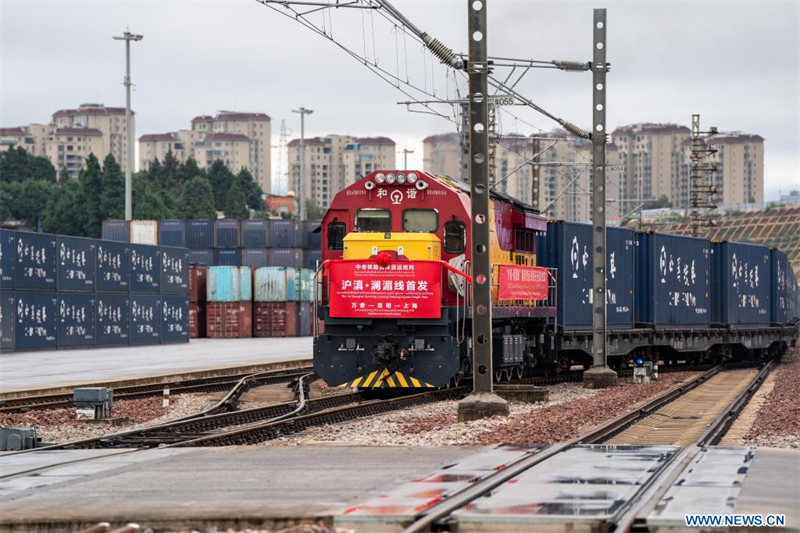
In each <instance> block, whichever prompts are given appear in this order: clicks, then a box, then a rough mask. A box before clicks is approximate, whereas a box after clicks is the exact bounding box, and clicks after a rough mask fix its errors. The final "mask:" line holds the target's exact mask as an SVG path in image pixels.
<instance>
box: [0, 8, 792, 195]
mask: <svg viewBox="0 0 800 533" xmlns="http://www.w3.org/2000/svg"><path fill="white" fill-rule="evenodd" d="M395 6H396V7H398V8H399V9H400V10H401V11H402V12H403V13H404V14H405V15H406V16H408V17H409V18H410V19H411V20H412V22H414V23H415V24H416V25H417V26H418V27H420V29H422V30H423V31H427V32H429V33H431V34H432V35H434V36H436V37H438V38H439V39H440V40H442V41H443V42H445V43H446V44H448V45H449V46H450V47H452V48H453V49H455V50H456V51H466V45H467V36H466V2H464V1H463V0H458V1H441V0H435V1H434V0H428V1H425V0H419V1H404V0H396V1H395ZM593 7H607V8H608V30H609V42H608V54H609V61H610V62H611V64H612V72H611V77H610V79H609V84H608V89H609V92H608V98H609V99H608V122H609V126H610V127H614V126H617V125H623V124H629V123H632V122H640V121H649V122H676V123H681V124H685V125H687V126H688V125H689V124H690V117H691V114H692V113H701V115H702V124H703V125H704V126H710V125H716V126H718V127H719V129H720V130H741V131H745V132H748V133H758V134H760V135H762V136H763V137H764V138H765V139H766V143H765V149H766V186H765V192H766V197H767V198H768V199H770V198H775V197H777V195H778V191H779V190H782V191H784V192H785V191H787V190H789V189H791V188H798V187H800V3H799V2H797V1H790V2H764V1H759V2H698V1H692V2H656V1H639V2H604V3H595V2H568V1H561V2H534V1H524V0H523V1H509V0H506V1H499V0H489V2H488V9H489V23H490V27H489V32H488V40H489V46H490V53H491V54H492V55H496V56H511V57H519V58H534V59H544V60H550V59H574V60H582V61H586V60H589V59H590V57H591V56H590V53H591V20H592V12H591V10H592V8H593ZM278 10H279V11H285V10H283V9H282V8H278ZM309 19H310V20H311V21H312V22H313V23H314V24H316V25H317V26H318V27H320V28H323V27H324V31H325V32H326V33H328V34H329V35H332V37H333V40H332V41H331V40H329V39H326V38H324V37H322V36H319V35H316V34H314V33H313V32H312V31H311V30H309V29H307V28H304V27H302V26H301V25H299V24H298V23H296V22H294V21H293V20H290V19H288V18H286V17H284V16H282V15H281V14H280V13H278V12H276V11H273V10H271V9H270V8H268V7H265V6H263V5H261V4H259V3H257V2H256V1H255V0H235V1H234V0H216V1H215V0H207V1H181V0H173V1H155V0H153V1H144V0H140V1H125V0H113V1H111V0H109V1H103V0H95V1H91V0H88V1H70V0H62V1H58V0H55V1H52V0H51V1H38V0H0V125H2V126H3V127H11V126H18V125H24V124H29V123H46V122H48V121H49V120H50V115H51V114H52V113H53V112H54V111H55V110H57V109H60V108H65V107H74V106H77V105H78V104H80V103H82V102H102V103H105V104H106V105H113V106H123V105H124V102H125V93H124V88H123V87H122V85H121V81H122V77H123V75H124V44H123V43H121V42H117V41H113V40H112V39H111V36H112V35H117V34H120V33H122V32H123V31H125V29H126V28H130V31H133V32H136V33H141V34H143V35H144V40H143V41H141V42H139V43H135V44H134V45H133V80H134V83H136V90H135V92H134V95H133V99H134V104H133V107H134V110H135V111H136V112H137V119H136V130H137V131H136V135H137V137H138V136H139V135H142V134H145V133H159V132H165V131H174V130H177V129H181V128H188V126H189V121H190V120H191V118H192V117H194V116H196V115H199V114H213V113H214V112H216V111H218V110H243V111H262V112H265V113H267V114H269V115H270V116H271V117H272V119H273V139H274V140H275V142H277V138H278V135H279V133H280V125H281V120H285V121H286V124H287V127H288V128H289V129H290V130H291V131H292V133H293V134H294V136H297V135H298V134H299V129H300V128H299V122H298V118H299V117H298V115H296V114H293V113H292V112H291V110H292V109H295V108H296V107H298V106H300V105H305V106H306V107H309V108H312V109H313V110H314V114H313V115H311V116H310V117H309V118H308V121H307V135H310V136H313V135H324V134H327V133H349V134H353V135H387V136H390V137H392V138H394V139H395V140H396V141H397V143H398V149H402V148H403V147H408V148H409V149H412V150H415V152H416V153H415V154H413V155H411V156H410V163H413V164H414V165H417V166H418V165H420V163H421V159H422V158H421V155H422V145H421V140H422V139H423V138H424V137H425V136H427V135H429V134H432V133H439V132H444V131H451V130H452V129H453V128H454V126H453V124H452V123H451V122H449V121H448V120H445V119H443V118H441V117H438V116H432V115H425V114H417V113H409V112H408V111H406V108H405V106H400V105H397V104H396V102H398V101H402V100H407V99H408V97H406V96H405V95H404V94H402V93H401V92H400V91H399V90H398V89H397V88H395V87H392V86H391V85H390V84H388V83H386V82H385V81H384V80H382V79H380V78H379V77H378V76H377V75H375V74H374V73H372V72H370V71H369V70H368V69H367V68H366V67H365V66H364V65H363V64H359V62H358V61H356V60H354V59H353V58H352V57H350V56H349V55H348V54H347V53H346V52H345V51H344V50H342V49H341V48H339V47H337V45H336V44H335V43H339V44H341V45H343V46H345V47H347V48H348V49H349V50H351V51H352V52H353V53H355V54H357V55H359V56H364V55H366V56H367V58H368V59H369V60H370V61H375V59H377V62H378V65H379V67H380V68H382V69H383V70H384V71H385V74H384V75H386V76H388V75H394V76H397V77H399V78H401V79H402V80H403V81H404V82H408V83H407V84H401V87H403V88H404V89H405V90H406V91H408V92H410V93H411V94H412V95H413V96H414V97H415V98H422V97H423V94H422V92H419V91H417V90H416V89H414V88H417V89H422V91H424V92H427V93H429V94H430V95H433V94H434V92H435V97H436V98H453V97H457V96H458V92H457V90H456V89H457V88H458V89H459V90H463V83H462V80H461V78H460V77H456V78H453V77H452V76H451V75H448V73H447V71H446V69H445V68H444V67H442V66H441V65H438V64H433V63H431V62H430V56H429V55H427V54H425V53H424V52H422V51H421V49H420V46H419V44H418V43H417V41H415V40H414V39H413V38H412V37H411V36H407V35H404V34H403V32H402V30H397V29H396V28H394V27H393V26H392V25H391V24H390V23H389V22H388V21H387V20H386V19H384V18H383V17H382V16H381V14H380V13H375V12H370V11H364V10H351V9H339V10H336V11H335V12H330V13H328V14H325V15H323V14H320V13H317V14H315V15H312V16H310V17H309ZM334 41H335V42H334ZM412 87H414V88H412ZM518 89H520V91H521V92H522V93H524V94H525V95H527V96H529V97H530V98H531V99H532V100H534V101H535V102H537V103H538V104H539V105H541V106H542V107H544V108H545V109H547V110H549V111H551V112H552V113H554V114H556V115H558V116H562V117H564V118H566V119H568V120H570V121H572V122H575V123H577V124H579V125H582V126H583V127H587V125H588V124H589V123H590V120H591V114H590V111H591V99H590V98H591V93H590V80H589V78H588V75H586V74H573V73H562V72H558V71H550V70H537V71H533V72H532V73H530V74H528V75H527V76H526V77H525V79H524V80H523V81H522V82H521V83H520V84H519V85H518ZM431 97H432V96H431ZM426 98H429V97H426ZM436 109H437V111H438V112H442V113H444V114H450V109H449V106H437V107H436ZM510 111H511V112H512V113H513V115H514V116H512V115H511V114H508V113H503V114H502V115H501V117H500V118H501V127H502V130H503V132H506V133H510V132H519V133H525V134H529V133H532V132H534V131H537V129H544V130H549V129H550V128H551V127H552V126H553V123H551V122H550V121H549V120H548V119H546V118H545V117H543V116H541V115H538V114H537V113H536V112H534V111H533V110H529V109H526V108H521V107H515V108H513V109H511V110H510ZM410 166H411V165H410Z"/></svg>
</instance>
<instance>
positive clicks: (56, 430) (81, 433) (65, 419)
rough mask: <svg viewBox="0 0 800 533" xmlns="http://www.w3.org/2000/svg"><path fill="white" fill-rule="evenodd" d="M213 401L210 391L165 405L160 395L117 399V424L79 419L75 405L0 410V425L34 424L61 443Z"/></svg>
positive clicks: (42, 434)
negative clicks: (23, 411) (53, 407)
mask: <svg viewBox="0 0 800 533" xmlns="http://www.w3.org/2000/svg"><path fill="white" fill-rule="evenodd" d="M214 403H216V401H215V400H214V399H213V398H212V397H210V396H209V395H207V394H182V395H180V396H173V397H171V398H170V405H169V407H168V408H166V409H165V408H164V407H162V398H161V397H160V396H158V397H150V398H136V399H130V400H119V401H116V402H114V407H113V416H114V418H115V419H117V418H119V419H123V420H122V421H121V423H118V424H113V425H112V424H108V423H103V422H87V421H82V420H76V419H75V408H74V407H64V408H59V409H44V410H32V411H28V412H26V413H5V414H0V426H2V427H14V428H34V429H35V430H36V436H37V437H41V438H42V441H43V442H47V443H62V442H69V441H72V440H79V439H90V438H97V437H102V436H103V435H107V434H110V433H118V432H120V431H127V430H130V429H137V428H139V427H143V426H150V425H153V424H160V423H163V422H169V421H170V420H175V419H176V418H181V417H184V416H188V415H191V414H194V413H196V412H198V411H201V410H203V409H207V408H208V407H211V406H212V405H214Z"/></svg>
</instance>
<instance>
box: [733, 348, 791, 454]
mask: <svg viewBox="0 0 800 533" xmlns="http://www.w3.org/2000/svg"><path fill="white" fill-rule="evenodd" d="M797 352H798V350H795V354H794V358H793V360H792V361H790V362H788V363H784V364H781V365H780V366H779V367H778V368H777V369H775V370H774V371H773V375H774V376H775V379H774V386H773V388H772V391H771V392H770V393H769V394H768V395H767V397H766V400H765V401H764V404H763V405H762V406H761V409H759V411H758V415H757V416H756V418H755V420H754V421H753V425H752V426H751V427H750V431H749V432H748V433H747V436H746V437H745V442H744V443H743V444H754V445H757V446H764V447H770V448H791V449H800V401H798V391H800V357H798V354H797Z"/></svg>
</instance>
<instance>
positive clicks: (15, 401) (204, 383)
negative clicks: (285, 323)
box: [0, 366, 313, 413]
mask: <svg viewBox="0 0 800 533" xmlns="http://www.w3.org/2000/svg"><path fill="white" fill-rule="evenodd" d="M312 371H313V369H312V367H310V366H306V367H297V368H286V369H280V370H269V371H265V372H258V373H255V374H254V373H252V372H250V373H246V374H234V375H230V376H216V377H209V378H199V379H190V380H175V381H171V382H165V383H158V384H152V385H133V386H125V387H116V388H114V389H113V390H114V400H115V401H119V400H127V399H133V398H144V397H148V396H161V395H162V394H163V393H164V389H167V388H168V389H169V391H170V394H188V393H199V392H203V393H212V392H221V391H229V390H231V389H233V388H235V387H237V385H238V384H239V383H240V382H241V381H242V380H245V379H247V380H248V381H247V385H248V387H249V388H252V387H259V386H263V385H273V384H279V383H287V382H290V381H292V380H294V379H297V378H299V377H300V376H302V375H305V374H307V373H309V372H312ZM242 392H244V391H242ZM71 406H72V394H71V393H64V394H47V395H37V396H24V397H20V398H9V399H6V400H0V413H18V412H23V411H30V410H39V409H58V408H63V407H71Z"/></svg>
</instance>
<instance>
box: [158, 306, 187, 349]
mask: <svg viewBox="0 0 800 533" xmlns="http://www.w3.org/2000/svg"><path fill="white" fill-rule="evenodd" d="M161 342H162V343H165V342H189V298H188V297H187V296H166V295H165V296H162V297H161Z"/></svg>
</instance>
